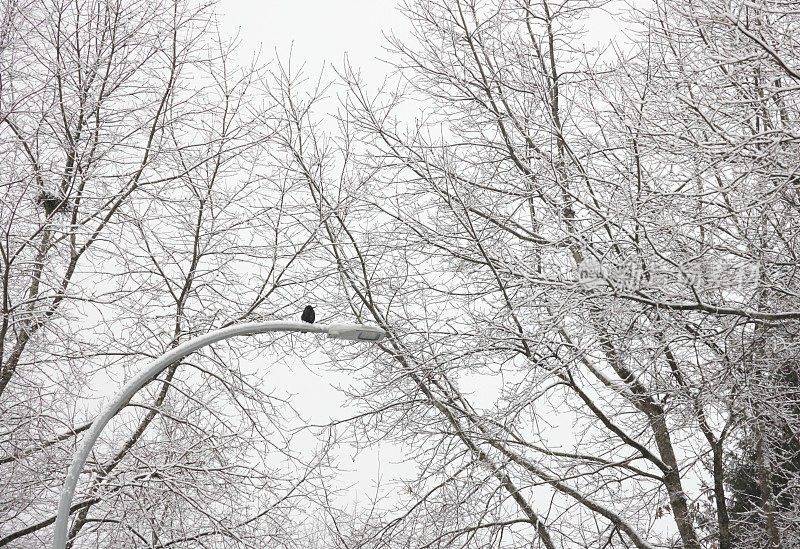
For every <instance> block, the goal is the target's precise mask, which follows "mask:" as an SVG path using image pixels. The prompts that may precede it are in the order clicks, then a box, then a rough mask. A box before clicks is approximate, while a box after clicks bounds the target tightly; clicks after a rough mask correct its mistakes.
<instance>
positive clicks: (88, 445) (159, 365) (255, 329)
mask: <svg viewBox="0 0 800 549" xmlns="http://www.w3.org/2000/svg"><path fill="white" fill-rule="evenodd" d="M266 332H312V333H318V334H328V337H330V338H332V339H344V340H348V341H367V342H373V343H374V342H376V341H380V340H381V339H383V337H384V336H385V335H386V333H385V332H384V331H383V330H382V329H380V328H378V327H376V326H367V325H365V324H330V325H326V324H309V323H307V322H286V321H272V322H249V323H247V324H237V325H234V326H228V327H227V328H220V329H219V330H214V331H212V332H208V333H207V334H203V335H201V336H198V337H196V338H194V339H190V340H189V341H187V342H186V343H182V344H180V345H178V346H177V347H175V348H174V349H171V350H169V351H167V352H166V353H164V354H163V355H161V356H160V357H159V358H157V359H156V360H154V361H153V362H152V363H150V365H149V366H147V367H146V368H145V369H144V370H142V371H141V372H139V373H138V374H137V375H136V376H134V377H133V378H131V379H130V381H128V383H126V384H125V386H124V387H122V389H121V390H120V391H119V393H117V395H116V396H115V397H114V398H113V399H112V400H111V402H109V403H108V404H107V405H106V407H105V408H103V410H102V411H101V412H100V414H99V415H98V416H97V417H96V418H95V419H94V421H93V422H92V426H91V427H90V428H89V430H88V431H86V434H85V435H84V436H83V440H81V443H80V446H79V447H78V450H77V451H76V452H75V455H74V456H73V458H72V463H71V464H70V466H69V469H68V470H67V478H66V479H65V480H64V485H63V486H62V487H61V497H60V499H59V502H58V514H57V515H56V525H55V536H54V538H53V549H65V548H66V546H67V526H68V523H69V514H70V513H69V508H70V505H71V504H72V496H73V495H74V494H75V486H76V485H77V484H78V477H79V476H80V474H81V471H82V470H83V466H84V465H85V464H86V459H87V458H88V457H89V453H90V452H91V451H92V447H93V446H94V443H95V442H97V439H98V438H99V437H100V433H101V432H102V431H103V428H104V427H105V426H106V424H107V423H108V422H109V421H110V420H111V418H112V417H114V416H115V415H117V413H118V412H119V411H120V410H122V408H124V407H125V406H126V405H127V404H128V402H130V400H131V398H133V395H134V394H136V392H137V391H138V390H139V389H141V388H142V387H144V386H145V385H147V384H148V383H149V382H151V381H152V380H153V379H155V377H156V376H157V375H158V374H160V373H161V372H163V371H164V370H165V369H167V368H168V367H169V366H170V365H171V364H174V363H175V362H176V361H178V360H180V359H181V358H183V357H185V356H187V355H189V354H191V353H193V352H194V351H196V350H198V349H201V348H202V347H205V346H206V345H211V344H212V343H216V342H217V341H222V340H224V339H229V338H232V337H237V336H248V335H255V334H263V333H266Z"/></svg>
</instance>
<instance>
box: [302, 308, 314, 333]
mask: <svg viewBox="0 0 800 549" xmlns="http://www.w3.org/2000/svg"><path fill="white" fill-rule="evenodd" d="M314 317H315V315H314V307H312V306H311V305H306V308H305V309H303V314H302V315H301V316H300V320H302V321H303V322H308V323H309V324H314ZM302 333H305V332H302Z"/></svg>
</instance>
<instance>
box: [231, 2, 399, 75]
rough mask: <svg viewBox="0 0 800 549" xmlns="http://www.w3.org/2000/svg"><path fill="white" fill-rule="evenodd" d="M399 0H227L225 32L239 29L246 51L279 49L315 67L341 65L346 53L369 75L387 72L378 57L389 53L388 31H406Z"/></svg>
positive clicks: (270, 55) (264, 53) (267, 54)
mask: <svg viewBox="0 0 800 549" xmlns="http://www.w3.org/2000/svg"><path fill="white" fill-rule="evenodd" d="M396 5H397V2H396V0H302V1H298V0H260V1H259V0H221V1H220V2H219V4H217V11H218V13H219V14H220V15H221V18H220V23H221V28H222V30H223V32H225V33H226V34H227V35H228V36H235V35H236V34H237V33H238V35H239V38H240V39H241V40H242V50H243V53H245V52H246V53H247V55H249V54H250V53H251V52H253V51H256V50H258V48H259V47H261V50H262V58H263V59H264V60H269V59H272V58H273V57H274V56H275V52H276V50H277V52H278V55H279V56H280V57H281V58H282V59H284V58H286V57H287V56H288V54H289V51H290V50H291V52H292V59H293V61H297V62H298V63H301V62H307V63H308V65H307V66H308V68H309V69H310V70H311V71H312V73H313V72H314V71H317V70H319V68H321V66H322V63H323V61H325V62H327V63H332V64H333V65H335V66H338V65H340V64H341V61H342V59H343V57H344V55H345V53H346V54H347V55H348V56H349V58H350V60H351V62H352V64H353V65H354V66H358V67H361V68H362V69H364V71H365V74H368V75H371V76H375V77H379V76H380V75H382V74H384V73H385V72H386V68H385V67H384V66H383V64H382V63H380V62H379V61H377V59H376V58H377V57H381V56H382V54H383V50H382V46H383V44H384V42H385V40H384V37H383V34H382V33H383V32H387V33H389V32H391V31H395V32H398V33H400V32H401V30H402V28H403V27H404V20H403V18H402V16H401V15H400V14H399V13H398V11H397V9H396Z"/></svg>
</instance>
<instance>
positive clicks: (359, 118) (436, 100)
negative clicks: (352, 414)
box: [282, 0, 799, 548]
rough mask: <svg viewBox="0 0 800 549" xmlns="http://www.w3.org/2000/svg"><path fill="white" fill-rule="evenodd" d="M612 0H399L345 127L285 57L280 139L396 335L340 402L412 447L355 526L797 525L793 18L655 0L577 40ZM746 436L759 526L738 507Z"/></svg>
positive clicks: (765, 535)
mask: <svg viewBox="0 0 800 549" xmlns="http://www.w3.org/2000/svg"><path fill="white" fill-rule="evenodd" d="M609 7H613V6H609V5H603V4H600V3H598V4H597V5H592V4H591V3H586V2H580V3H579V2H570V1H564V2H547V1H544V2H528V1H524V0H519V1H498V2H475V1H469V0H467V1H455V2H437V1H420V2H409V3H407V4H406V5H405V7H404V10H405V13H406V15H407V16H408V17H409V19H410V21H411V23H412V25H413V28H414V36H413V41H400V40H395V41H394V42H393V48H394V54H395V56H396V57H395V59H396V64H397V67H398V69H399V70H400V71H401V78H400V79H399V82H400V84H399V86H398V87H397V88H392V89H388V90H387V89H382V90H378V92H372V91H369V87H368V86H367V85H366V84H364V83H363V82H362V81H361V79H360V77H359V75H358V74H357V72H356V71H354V70H351V69H349V68H346V69H345V70H344V72H343V74H342V80H343V81H344V83H345V85H346V86H347V89H348V91H347V93H346V95H345V96H344V97H343V103H342V108H341V112H340V114H339V117H338V118H339V121H340V124H341V129H342V131H341V132H340V133H339V134H337V135H335V136H324V135H323V134H322V132H321V131H320V129H319V123H318V121H317V120H315V118H314V115H313V110H312V108H311V107H310V105H312V104H313V103H314V100H313V97H314V96H312V99H310V100H306V102H304V103H302V104H298V103H297V102H294V101H291V100H290V98H291V97H292V93H291V88H292V85H291V84H292V81H293V80H292V77H291V75H288V76H287V75H284V78H283V82H284V84H285V90H286V93H285V97H284V98H282V99H283V103H284V105H285V111H286V119H287V120H288V121H289V122H288V125H287V126H286V127H285V128H284V129H283V135H284V138H283V139H282V144H283V146H284V148H285V149H286V151H287V158H289V159H290V160H289V161H290V162H291V165H292V166H293V168H294V174H295V177H296V178H298V179H299V180H304V181H305V182H306V183H307V185H308V188H309V191H310V193H311V195H312V197H313V199H314V200H315V201H316V203H317V205H318V209H319V214H320V219H321V222H322V224H323V226H324V227H325V235H324V236H325V237H326V238H327V239H328V241H329V242H328V247H327V249H328V250H329V254H330V257H331V259H332V261H333V265H335V267H336V269H335V273H336V276H337V277H338V278H339V280H340V282H341V285H342V288H343V289H344V290H345V291H346V292H347V294H348V295H347V299H346V300H343V301H342V302H341V303H342V304H341V306H342V307H343V308H344V309H346V308H350V310H351V311H352V312H353V314H356V315H358V316H359V317H361V318H367V319H371V320H373V321H376V322H378V323H379V324H381V325H382V326H384V327H385V328H386V329H387V330H388V331H389V332H390V334H391V335H392V337H391V339H390V342H389V343H388V344H386V345H385V346H384V347H382V349H383V350H384V352H385V360H380V361H379V362H378V365H377V366H376V368H375V369H374V370H371V371H369V372H368V373H365V375H364V385H363V386H362V388H361V389H360V391H357V392H355V393H354V394H353V395H352V396H353V398H354V399H356V400H357V401H358V402H361V403H362V405H363V406H364V414H363V415H360V416H358V419H357V420H356V419H354V420H353V424H354V425H360V426H361V429H362V430H363V432H362V435H361V436H363V437H371V438H372V439H381V438H390V439H392V440H394V441H396V442H397V444H402V445H403V447H404V448H408V449H409V455H410V456H411V458H410V459H413V461H414V462H415V463H418V464H419V476H418V477H417V478H415V479H413V480H410V481H409V484H407V485H406V486H405V488H404V489H403V490H402V494H403V498H402V504H401V505H400V507H399V508H398V510H397V511H396V512H395V513H394V514H391V513H390V514H388V515H376V516H375V520H374V522H372V523H369V524H362V525H353V526H352V528H353V530H352V534H351V538H349V541H348V545H350V546H369V547H372V546H375V547H378V546H394V545H396V546H429V545H448V546H450V545H457V546H476V547H477V546H495V545H497V546H509V547H512V546H526V547H529V546H530V544H531V539H535V542H534V543H535V544H536V545H537V546H542V547H548V548H549V547H630V546H636V547H661V546H670V547H685V548H700V547H719V548H731V547H734V546H735V545H734V536H739V537H738V538H737V539H739V540H743V539H745V538H744V537H741V536H746V537H747V539H748V540H767V541H765V542H763V544H762V545H764V544H766V545H764V546H770V547H779V546H787V544H788V542H787V541H784V539H785V540H789V539H794V536H796V533H794V532H795V531H796V522H795V519H794V517H795V513H796V510H793V509H790V507H791V506H786V504H784V506H783V508H780V505H779V504H778V501H777V500H778V496H777V494H776V492H777V490H776V488H775V486H774V483H775V482H777V479H778V478H779V477H780V478H781V479H782V480H781V481H780V491H781V493H782V497H784V498H785V499H783V501H784V502H786V501H789V500H790V499H791V496H789V494H791V493H794V492H792V490H795V487H796V476H792V477H791V480H787V478H786V476H787V474H789V471H788V470H787V469H786V468H785V464H786V463H787V462H788V461H789V460H791V459H792V457H793V456H794V455H795V454H796V449H795V448H791V447H786V446H781V444H780V443H778V441H777V440H773V442H772V443H767V442H766V440H765V438H764V437H765V436H766V435H765V434H766V433H767V432H769V431H772V432H776V431H775V430H774V428H766V427H765V425H766V424H767V423H769V424H770V425H775V423H773V422H772V421H769V422H768V421H767V419H766V418H768V417H770V418H780V419H778V420H777V421H778V423H779V424H780V425H781V426H782V429H784V430H782V431H777V432H780V433H787V432H788V433H795V432H796V426H797V422H796V400H795V398H796V397H795V396H793V395H796V390H795V389H793V388H791V387H790V386H789V385H787V383H789V382H787V381H786V379H788V378H780V376H779V375H778V372H780V371H782V370H785V369H786V368H792V369H794V366H793V359H792V358H791V357H793V352H791V349H792V348H794V347H795V346H796V342H795V339H794V337H795V336H794V334H795V333H796V321H797V319H798V317H799V315H798V308H797V304H796V295H797V289H796V277H795V270H796V265H797V262H796V257H795V251H794V248H795V244H794V240H795V234H796V230H795V225H796V216H792V215H791V212H793V211H794V209H796V201H795V200H794V195H795V194H796V193H795V190H796V189H795V187H796V184H795V183H796V171H797V155H796V147H797V141H796V136H795V133H796V115H797V113H796V99H795V98H794V94H795V93H796V89H795V85H794V83H793V82H794V80H795V79H796V77H795V75H794V69H793V67H794V65H796V59H797V58H796V39H795V38H794V36H793V35H792V33H791V31H790V30H789V29H790V28H791V25H793V24H795V23H796V21H795V19H796V15H795V14H794V12H791V10H788V9H787V8H786V7H785V6H779V5H777V4H776V5H772V4H764V5H763V6H755V5H750V4H747V5H741V6H731V5H729V4H724V5H723V4H722V3H703V4H702V5H695V4H693V3H690V4H688V5H687V4H685V3H671V2H659V3H656V5H655V6H653V9H652V10H649V9H648V11H643V12H635V11H632V10H629V11H628V15H629V16H630V17H631V18H632V19H635V21H634V23H632V26H631V29H632V31H635V32H638V33H639V34H637V38H638V43H637V45H636V46H635V47H633V48H632V49H626V48H623V44H620V45H619V46H618V47H617V48H616V49H609V50H608V51H605V52H589V53H587V52H586V51H585V49H584V48H583V44H584V42H582V40H581V33H580V32H579V30H577V29H580V23H581V20H582V19H583V18H584V17H586V16H587V15H589V14H590V13H591V12H592V10H598V9H603V8H609ZM778 20H780V22H778ZM286 98H289V99H286ZM420 104H421V105H424V106H423V107H422V108H421V110H420V112H419V114H417V115H416V120H415V121H414V122H413V123H408V122H407V121H408V118H409V117H408V116H407V113H408V110H407V109H408V108H410V107H409V105H420ZM776 376H778V377H776ZM779 379H783V380H784V381H783V382H781V385H780V388H779V389H777V392H776V389H775V384H776V382H777V381H778V380H779ZM470 387H478V388H480V389H482V391H478V392H477V393H476V394H470ZM489 387H494V391H493V393H492V395H493V398H491V399H489V400H488V401H487V399H486V396H485V395H481V394H480V392H484V393H485V392H488V390H489ZM787 387H788V389H787ZM767 410H769V411H767ZM773 421H774V420H773ZM748 433H752V434H748ZM781 436H782V435H781ZM745 441H755V445H754V446H755V456H754V457H753V460H754V464H755V465H754V466H753V467H754V469H753V470H754V471H756V472H757V474H758V481H757V482H758V486H759V494H758V495H757V497H756V498H755V499H756V501H757V506H756V508H755V509H753V510H752V513H751V515H752V514H754V515H755V516H756V517H757V519H756V520H753V521H751V522H750V523H749V526H748V525H747V524H746V523H744V522H742V520H743V519H740V518H737V517H734V516H733V514H732V512H731V509H730V506H731V504H732V502H734V500H735V498H736V494H735V493H734V494H732V493H731V491H730V484H729V483H730V481H731V479H732V477H733V470H734V469H735V466H733V465H732V463H731V459H733V458H732V456H734V455H737V454H740V452H741V444H742V443H746V442H745ZM777 454H782V457H778V455H777ZM734 461H735V459H734ZM780 464H784V465H780ZM776 473H779V474H778V475H777V476H776ZM790 476H791V475H790ZM771 484H773V486H770V485H771ZM758 525H760V526H758ZM759 528H761V530H760V533H759V530H758V529H759ZM737 529H738V530H737ZM737 532H738V533H737ZM745 532H747V533H745ZM759 536H760V537H759ZM759 543H760V542H759Z"/></svg>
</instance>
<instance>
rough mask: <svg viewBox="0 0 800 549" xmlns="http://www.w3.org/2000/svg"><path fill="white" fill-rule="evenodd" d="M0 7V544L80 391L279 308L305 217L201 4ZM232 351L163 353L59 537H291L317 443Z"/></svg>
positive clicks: (34, 491) (63, 452)
mask: <svg viewBox="0 0 800 549" xmlns="http://www.w3.org/2000/svg"><path fill="white" fill-rule="evenodd" d="M2 21H3V25H2V54H1V55H2V57H1V58H0V59H1V60H2V61H0V62H2V67H1V68H0V86H2V93H1V94H0V97H2V105H1V106H0V109H1V110H2V118H0V120H2V124H1V125H0V147H2V160H0V162H2V176H0V177H1V178H2V179H1V180H2V183H0V193H2V195H0V196H1V198H0V211H2V215H1V216H0V219H2V238H0V257H1V258H2V266H3V267H2V280H3V282H2V292H3V317H2V326H0V330H2V331H1V332H0V335H1V336H2V337H0V350H1V351H2V352H1V353H0V356H2V367H1V368H0V417H2V425H3V427H2V429H1V430H0V433H1V434H0V442H1V444H2V454H1V455H0V492H2V496H0V517H2V518H1V519H0V523H2V526H0V546H6V545H8V546H16V547H29V546H31V544H32V543H35V544H45V543H47V540H48V539H49V536H50V535H51V528H50V525H51V524H52V523H53V521H54V518H55V505H56V501H57V497H58V490H59V487H60V485H61V482H62V481H63V475H64V472H65V471H66V467H67V464H68V463H69V460H70V458H71V455H72V451H73V449H74V444H75V442H76V439H77V438H78V437H79V436H80V433H81V432H82V431H84V430H85V429H86V428H87V427H88V425H89V421H90V420H91V417H92V416H93V414H94V413H95V411H96V408H97V404H98V400H99V398H102V397H103V396H105V395H107V394H108V392H109V391H112V390H113V388H114V387H116V386H118V385H119V383H121V382H123V381H124V380H125V378H126V377H127V376H129V375H130V374H131V373H132V372H135V371H137V370H138V369H140V368H141V366H142V363H143V362H146V361H147V360H149V359H151V358H152V357H155V356H158V355H160V354H162V353H163V352H164V351H166V350H167V349H168V348H170V347H172V346H175V345H177V344H179V343H180V342H182V341H183V340H185V339H186V338H188V337H192V336H194V335H196V334H198V333H202V332H203V331H206V330H209V329H213V328H217V327H220V326H224V325H227V324H230V323H233V322H238V321H241V320H243V319H246V318H257V317H278V318H283V317H285V316H287V315H288V314H291V316H294V314H295V311H296V310H297V305H296V304H295V297H293V296H295V295H296V292H295V291H294V287H295V286H296V285H298V284H299V283H300V282H302V283H303V284H313V281H308V280H307V279H306V278H305V276H304V275H303V273H302V271H301V270H299V269H298V268H299V266H300V259H301V257H302V255H303V254H304V253H305V252H306V251H307V249H308V246H309V243H310V242H311V237H312V236H313V234H314V227H315V225H314V224H313V218H308V216H307V215H305V214H304V212H305V211H306V210H307V208H305V207H301V205H300V204H298V203H296V202H293V201H292V194H293V191H292V189H291V188H289V187H288V184H287V182H286V181H284V180H283V178H282V177H281V173H280V172H278V171H276V170H275V169H273V168H271V167H270V165H269V164H267V163H265V162H264V157H265V155H266V150H267V146H268V143H269V139H270V135H269V133H268V132H265V131H264V130H263V128H264V127H267V126H268V124H267V122H268V121H269V120H270V118H271V114H270V109H269V102H268V97H267V95H266V93H265V92H264V90H263V89H261V88H260V78H259V70H260V69H259V68H258V66H257V64H255V63H254V65H253V66H252V67H244V68H241V67H237V66H236V65H235V64H234V63H233V62H232V60H231V52H232V47H231V46H230V45H229V44H226V43H224V41H222V40H221V39H220V38H219V36H217V35H216V31H215V25H214V15H213V12H212V11H211V7H209V6H207V5H203V4H195V3H193V2H183V1H178V0H176V1H166V2H149V1H148V2H135V1H134V2H106V1H97V2H95V1H88V2H67V1H61V0H53V1H48V2H44V3H42V2H30V3H22V2H16V1H13V0H10V1H9V2H6V3H5V4H4V6H3V11H2ZM308 219H311V222H308ZM274 343H276V344H278V345H281V342H280V341H274ZM251 349H252V343H250V344H247V343H244V344H242V343H239V344H237V345H236V346H230V347H227V348H226V347H217V348H215V349H214V350H213V351H210V352H209V353H208V354H206V355H203V356H193V357H190V358H188V359H186V360H184V361H183V362H181V363H180V364H175V365H173V366H172V367H171V368H170V369H169V370H168V372H167V373H166V374H165V375H164V376H162V377H161V378H160V379H159V380H157V381H156V382H154V383H153V384H152V385H151V387H150V388H149V392H148V394H144V395H142V396H140V397H139V398H137V399H136V400H135V402H134V403H132V404H131V406H130V407H129V409H128V410H126V411H125V412H124V413H123V414H122V415H121V416H120V418H119V420H118V422H117V423H116V424H115V425H114V428H113V430H111V432H110V434H108V435H107V436H106V437H105V438H104V440H103V441H102V444H100V445H98V446H97V448H96V450H95V455H94V458H93V462H92V463H91V464H90V466H89V467H88V468H87V470H86V471H85V479H84V482H83V483H82V485H81V487H80V489H79V494H78V495H77V496H76V499H75V505H74V507H73V512H74V513H75V516H74V520H73V522H72V524H71V530H70V538H71V540H72V541H71V544H72V545H73V546H91V547H97V546H112V545H116V546H120V545H121V546H126V547H132V546H147V547H170V546H181V547H195V546H197V547H200V546H207V545H208V544H210V543H213V544H216V545H215V546H226V547H227V546H231V547H234V546H235V547H253V546H262V545H263V543H264V542H265V540H270V544H271V545H277V546H287V547H288V546H293V545H294V544H296V543H297V542H298V539H299V538H298V535H297V534H298V532H300V531H301V530H302V529H301V528H300V526H299V525H301V524H302V522H303V520H304V513H303V512H302V511H301V510H299V509H298V507H297V505H296V503H295V500H297V499H298V498H299V497H301V496H303V495H304V494H306V493H307V490H308V489H307V488H306V486H309V485H311V481H312V480H314V479H318V478H319V476H320V474H321V473H320V463H321V462H322V460H323V459H324V451H321V453H320V455H318V456H306V457H305V458H302V459H301V456H299V455H298V454H297V452H296V450H295V449H294V448H292V446H291V445H290V438H291V437H290V433H289V432H288V431H287V430H286V429H285V427H283V422H284V420H286V419H287V418H291V417H293V412H292V407H291V404H290V403H287V402H284V401H282V400H281V399H280V398H278V397H276V396H273V395H270V394H267V393H266V392H265V390H264V386H263V385H262V384H261V383H259V381H258V379H259V376H260V375H261V374H258V373H254V372H252V371H248V370H247V369H240V368H239V367H238V363H239V361H240V359H241V358H242V357H243V356H249V355H248V353H249V351H250V350H251ZM293 524H294V526H292V525H293ZM34 539H36V540H37V541H36V542H34V541H33V540H34Z"/></svg>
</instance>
